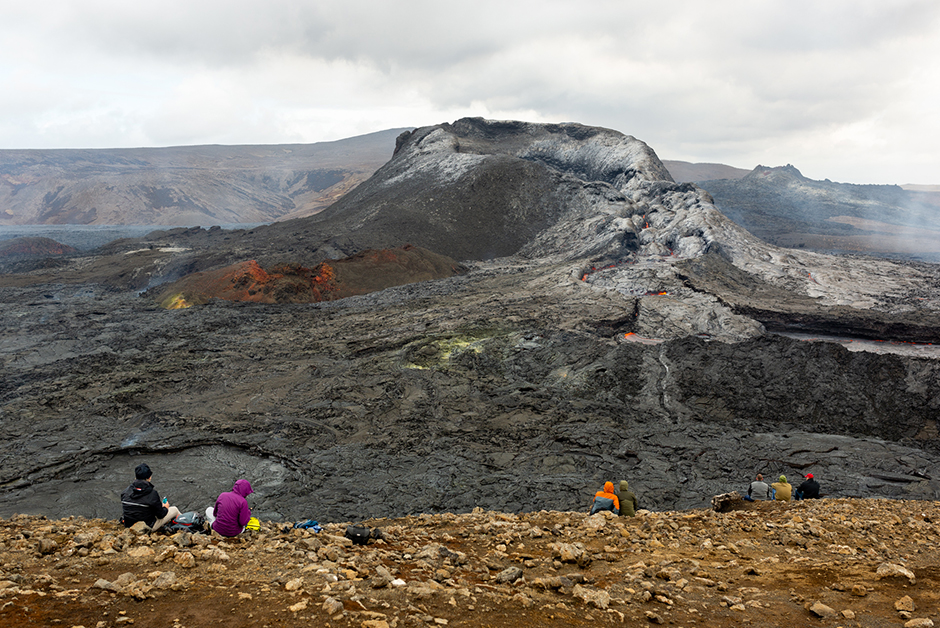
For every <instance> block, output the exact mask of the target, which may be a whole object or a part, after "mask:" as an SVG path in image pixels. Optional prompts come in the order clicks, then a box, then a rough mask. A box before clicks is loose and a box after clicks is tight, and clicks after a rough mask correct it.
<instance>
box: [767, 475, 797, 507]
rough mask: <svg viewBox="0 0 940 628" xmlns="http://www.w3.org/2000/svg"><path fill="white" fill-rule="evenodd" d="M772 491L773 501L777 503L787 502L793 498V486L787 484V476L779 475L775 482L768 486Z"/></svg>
mask: <svg viewBox="0 0 940 628" xmlns="http://www.w3.org/2000/svg"><path fill="white" fill-rule="evenodd" d="M770 488H772V489H774V499H776V500H777V501H778V502H788V501H790V498H791V497H792V496H793V486H792V485H791V484H788V483H787V476H785V475H781V476H780V477H779V478H777V481H776V482H774V483H773V484H771V485H770Z"/></svg>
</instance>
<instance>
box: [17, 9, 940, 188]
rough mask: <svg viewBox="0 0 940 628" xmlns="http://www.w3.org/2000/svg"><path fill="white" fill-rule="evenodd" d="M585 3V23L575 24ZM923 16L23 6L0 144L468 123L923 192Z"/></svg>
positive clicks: (928, 144)
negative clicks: (583, 136) (572, 125)
mask: <svg viewBox="0 0 940 628" xmlns="http://www.w3.org/2000/svg"><path fill="white" fill-rule="evenodd" d="M584 4H587V5H588V6H586V7H585V6H583V5H584ZM938 35H940V5H937V4H936V3H935V2H933V1H932V0H931V1H929V2H925V1H920V0H910V1H904V0H898V1H894V2H883V1H878V2H874V1H871V0H855V1H848V0H830V1H828V2H825V3H818V2H808V1H806V0H796V1H794V2H790V3H769V2H767V3H764V2H752V1H744V0H740V1H739V0H717V1H715V2H707V3H705V2H697V1H695V0H665V1H662V2H658V3H655V4H653V3H645V2H636V1H626V2H624V1H620V2H606V1H601V2H592V3H576V2H573V1H555V2H553V1H551V0H548V1H545V2H530V1H525V0H523V1H518V2H511V3H506V2H494V1H490V0H481V1H478V2H473V3H470V2H457V3H440V2H431V1H425V0H403V1H399V2H394V3H391V2H384V1H382V2H379V1H375V2H362V1H359V2H356V1H354V0H345V1H335V0H320V1H318V2H315V3H314V2H298V1H297V0H292V1H290V2H288V1H282V0H269V1H268V2H265V3H258V2H253V1H252V2H245V1H242V2H238V1H235V2H224V3H223V2H216V1H207V0H189V1H188V2H176V1H168V2H163V3H160V4H159V5H153V4H147V3H127V2H118V1H114V0H108V1H105V0H97V1H96V0H89V1H88V2H83V3H72V2H52V3H49V2H38V3H31V4H27V3H18V5H17V6H16V7H14V8H12V9H5V14H4V20H3V21H2V22H0V41H2V42H3V44H2V46H3V48H4V50H3V52H4V54H3V55H2V60H0V147H4V148H23V147H96V146H97V147H105V146H131V145H170V144H200V143H277V142H312V141H320V140H328V139H337V138H340V137H348V136H350V135H355V134H358V133H365V132H369V131H374V130H380V129H384V128H391V127H397V126H419V125H426V124H436V123H438V122H445V121H450V120H453V119H455V118H457V117H460V116H464V115H482V116H486V117H495V118H508V117H514V118H523V119H529V120H536V121H578V122H584V123H587V124H596V125H600V126H606V127H610V128H614V129H617V130H619V131H622V132H624V133H627V134H630V135H633V136H635V137H638V138H639V139H642V140H644V141H647V142H648V143H649V144H650V145H651V146H653V148H654V149H655V150H656V151H657V153H659V155H660V156H661V157H663V158H665V159H686V160H690V161H721V162H725V163H730V164H732V165H736V166H739V167H747V168H749V167H753V166H754V165H756V164H757V163H759V162H760V163H764V164H767V165H777V164H782V163H793V164H795V165H797V166H798V167H800V168H801V169H802V170H803V171H804V173H805V174H807V175H808V176H812V177H815V178H824V177H828V178H831V179H834V180H842V181H852V182H878V183H887V182H897V183H906V182H923V183H937V182H938V180H937V178H938V176H940V175H936V174H934V173H937V172H940V169H938V166H940V156H938V155H937V154H936V153H937V151H936V149H935V147H936V146H937V144H938V141H940V122H938V121H937V120H936V116H935V115H934V114H933V110H934V108H935V106H934V103H935V102H937V100H938V99H940V68H938V65H940V64H937V63H936V59H938V58H940V36H938Z"/></svg>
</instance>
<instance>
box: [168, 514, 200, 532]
mask: <svg viewBox="0 0 940 628" xmlns="http://www.w3.org/2000/svg"><path fill="white" fill-rule="evenodd" d="M163 529H164V530H166V531H167V532H170V533H174V532H203V533H205V532H208V530H206V517H205V515H203V514H200V513H198V512H195V511H192V512H184V513H183V514H181V515H180V516H179V517H177V518H176V519H174V520H173V521H171V522H170V523H168V524H167V525H165V526H163Z"/></svg>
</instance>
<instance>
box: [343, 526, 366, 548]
mask: <svg viewBox="0 0 940 628" xmlns="http://www.w3.org/2000/svg"><path fill="white" fill-rule="evenodd" d="M345 536H346V538H347V539H349V540H350V541H352V542H353V543H355V544H356V545H365V544H366V543H368V542H369V537H371V536H372V530H370V529H369V528H365V527H362V526H347V527H346V535H345Z"/></svg>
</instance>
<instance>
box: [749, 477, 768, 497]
mask: <svg viewBox="0 0 940 628" xmlns="http://www.w3.org/2000/svg"><path fill="white" fill-rule="evenodd" d="M770 497H771V494H770V486H769V485H768V484H767V483H766V482H764V476H763V475H761V474H760V473H758V474H757V478H756V479H755V480H754V481H753V482H751V485H750V486H748V487H747V497H746V498H745V499H747V500H748V501H754V500H755V499H760V500H765V499H770Z"/></svg>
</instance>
